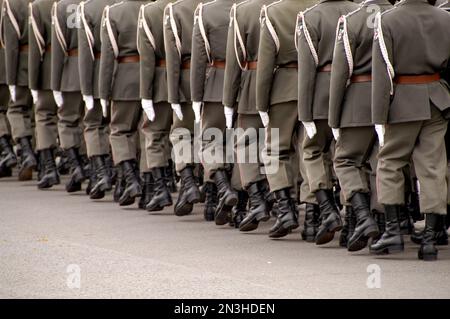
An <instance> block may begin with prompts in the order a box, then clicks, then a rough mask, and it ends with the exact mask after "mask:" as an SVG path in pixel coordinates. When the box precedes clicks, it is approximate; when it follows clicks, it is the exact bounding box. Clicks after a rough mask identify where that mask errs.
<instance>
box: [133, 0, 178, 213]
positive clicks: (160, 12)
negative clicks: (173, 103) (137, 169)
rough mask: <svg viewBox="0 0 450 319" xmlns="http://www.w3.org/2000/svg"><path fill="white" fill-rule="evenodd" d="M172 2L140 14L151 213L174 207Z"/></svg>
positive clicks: (160, 3)
mask: <svg viewBox="0 0 450 319" xmlns="http://www.w3.org/2000/svg"><path fill="white" fill-rule="evenodd" d="M171 2H172V0H157V1H156V2H151V3H148V4H146V5H143V6H142V7H141V10H140V14H139V29H138V49H139V54H140V56H141V61H140V97H141V99H142V103H141V104H142V108H143V110H144V115H143V116H144V121H143V125H142V132H143V134H144V135H145V140H146V147H145V149H144V151H145V152H146V153H147V165H148V167H149V168H150V170H151V173H149V174H148V175H147V176H146V175H145V174H144V180H145V179H149V180H150V182H151V183H153V195H152V198H151V199H150V201H149V202H148V203H147V205H146V209H147V210H148V211H160V210H163V209H164V207H167V206H171V205H172V197H171V195H170V191H169V189H168V187H167V184H166V171H168V170H169V169H170V170H171V169H172V167H171V163H170V162H169V159H170V157H171V148H170V147H169V144H170V141H169V135H170V127H171V125H172V114H173V111H172V108H171V107H170V104H169V103H168V102H167V99H168V98H167V72H166V60H165V57H166V56H165V50H164V32H163V29H162V26H163V16H164V8H165V7H166V6H167V4H169V3H171Z"/></svg>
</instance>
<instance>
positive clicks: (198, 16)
mask: <svg viewBox="0 0 450 319" xmlns="http://www.w3.org/2000/svg"><path fill="white" fill-rule="evenodd" d="M196 23H198V27H199V29H200V34H201V35H202V38H203V43H204V44H205V51H206V55H207V56H208V62H209V63H210V64H211V63H212V62H213V61H212V59H211V46H210V44H209V40H208V37H207V36H206V30H205V25H204V24H203V3H199V5H198V7H197V9H196V10H195V18H194V25H195V24H196Z"/></svg>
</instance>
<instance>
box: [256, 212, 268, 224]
mask: <svg viewBox="0 0 450 319" xmlns="http://www.w3.org/2000/svg"><path fill="white" fill-rule="evenodd" d="M269 219H270V215H269V214H265V213H259V214H257V215H256V220H257V221H258V222H266V221H268V220H269Z"/></svg>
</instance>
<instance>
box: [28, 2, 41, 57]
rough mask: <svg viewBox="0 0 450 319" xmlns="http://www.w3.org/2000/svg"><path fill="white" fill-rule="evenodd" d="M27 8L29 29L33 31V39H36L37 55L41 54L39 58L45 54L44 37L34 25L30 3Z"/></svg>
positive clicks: (35, 24) (34, 20)
mask: <svg viewBox="0 0 450 319" xmlns="http://www.w3.org/2000/svg"><path fill="white" fill-rule="evenodd" d="M28 8H29V15H30V18H29V19H30V25H31V29H32V30H33V34H34V38H35V39H36V44H37V46H38V49H39V53H40V54H41V58H42V56H43V55H44V52H45V40H44V37H43V36H42V34H41V32H40V31H39V27H38V25H37V23H36V19H35V18H34V14H33V4H32V3H31V2H30V4H29V5H28Z"/></svg>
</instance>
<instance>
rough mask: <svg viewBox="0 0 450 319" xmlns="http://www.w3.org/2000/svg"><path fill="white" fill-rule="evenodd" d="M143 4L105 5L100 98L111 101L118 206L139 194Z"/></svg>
mask: <svg viewBox="0 0 450 319" xmlns="http://www.w3.org/2000/svg"><path fill="white" fill-rule="evenodd" d="M144 3H145V1H138V0H127V1H122V2H119V3H117V4H114V5H111V6H107V7H106V8H105V10H104V13H103V23H102V30H101V38H102V42H101V44H102V46H101V58H100V74H99V79H100V82H99V83H100V84H99V96H100V98H101V104H102V108H103V109H106V107H107V105H108V103H109V101H111V124H110V129H111V134H110V142H111V147H112V153H113V159H114V163H115V165H119V166H120V169H121V173H122V175H123V177H122V178H123V179H124V181H125V187H124V190H123V193H122V194H121V196H120V198H119V204H120V206H129V205H132V204H133V203H134V202H135V199H136V197H138V196H140V195H141V194H142V187H141V185H140V180H139V176H138V174H137V171H138V169H137V165H138V164H137V153H138V150H137V148H138V147H137V143H138V139H137V138H136V137H137V134H138V129H139V122H140V120H141V113H142V109H141V104H140V98H139V95H140V94H139V61H140V57H139V52H138V49H137V41H136V39H137V29H138V28H137V27H138V25H137V21H138V17H139V9H140V6H141V5H142V4H144Z"/></svg>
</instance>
